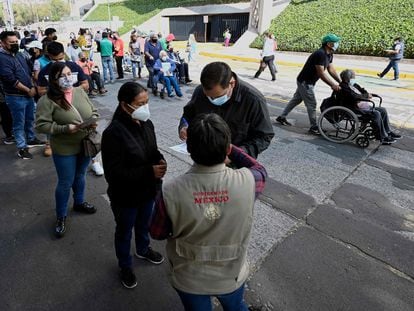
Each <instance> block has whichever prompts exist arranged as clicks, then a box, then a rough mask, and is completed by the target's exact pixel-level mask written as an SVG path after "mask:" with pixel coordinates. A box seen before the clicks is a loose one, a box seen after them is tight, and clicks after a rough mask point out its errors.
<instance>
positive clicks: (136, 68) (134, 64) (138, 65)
mask: <svg viewBox="0 0 414 311" xmlns="http://www.w3.org/2000/svg"><path fill="white" fill-rule="evenodd" d="M131 64H132V65H131V66H132V77H133V78H134V79H135V78H136V77H137V71H138V76H140V77H141V63H140V62H131Z"/></svg>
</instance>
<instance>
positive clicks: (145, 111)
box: [128, 104, 151, 122]
mask: <svg viewBox="0 0 414 311" xmlns="http://www.w3.org/2000/svg"><path fill="white" fill-rule="evenodd" d="M128 106H129V107H131V108H132V109H134V112H132V114H131V118H132V119H134V120H139V121H144V122H145V121H147V120H148V119H149V118H150V116H151V114H150V111H149V106H148V104H145V105H143V106H140V107H139V108H135V107H133V106H131V105H128Z"/></svg>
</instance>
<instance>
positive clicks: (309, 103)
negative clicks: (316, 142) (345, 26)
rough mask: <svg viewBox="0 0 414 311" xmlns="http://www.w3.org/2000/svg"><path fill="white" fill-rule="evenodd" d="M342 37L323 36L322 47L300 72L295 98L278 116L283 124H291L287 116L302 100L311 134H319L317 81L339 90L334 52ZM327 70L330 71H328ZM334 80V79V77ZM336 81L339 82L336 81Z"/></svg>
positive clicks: (278, 120) (312, 55)
mask: <svg viewBox="0 0 414 311" xmlns="http://www.w3.org/2000/svg"><path fill="white" fill-rule="evenodd" d="M340 40H341V38H339V37H338V36H336V35H334V34H328V35H326V36H325V37H323V38H322V47H321V48H320V49H319V50H317V51H315V52H313V53H312V54H311V55H310V56H309V58H308V59H307V61H306V63H305V65H304V66H303V68H302V70H301V72H300V73H299V75H298V77H297V79H296V84H297V89H296V92H295V94H294V95H293V98H292V99H291V100H290V101H289V103H288V104H287V106H286V108H285V109H284V110H283V112H282V114H281V115H280V116H278V117H277V118H276V121H277V122H279V123H280V124H282V125H291V124H290V123H289V122H288V121H287V120H286V117H287V115H288V114H289V112H291V111H292V110H293V108H295V107H296V106H297V105H299V104H300V103H301V102H302V101H303V102H304V103H305V106H306V109H307V111H308V117H309V122H310V125H311V127H310V129H309V133H310V134H315V135H319V134H320V133H319V130H318V126H317V124H316V105H317V103H316V98H315V91H314V87H315V83H316V82H317V81H318V80H319V79H322V80H323V82H325V83H326V84H327V85H329V86H330V87H331V88H332V90H334V91H339V89H340V87H339V84H338V83H340V82H341V79H340V78H339V75H338V74H337V73H336V70H335V67H334V66H333V64H332V61H333V53H334V52H335V51H336V50H337V49H338V47H339V41H340ZM326 70H327V71H328V73H329V76H330V77H329V76H328V74H327V73H326ZM331 78H333V79H334V81H332V79H331ZM335 81H336V82H337V83H335Z"/></svg>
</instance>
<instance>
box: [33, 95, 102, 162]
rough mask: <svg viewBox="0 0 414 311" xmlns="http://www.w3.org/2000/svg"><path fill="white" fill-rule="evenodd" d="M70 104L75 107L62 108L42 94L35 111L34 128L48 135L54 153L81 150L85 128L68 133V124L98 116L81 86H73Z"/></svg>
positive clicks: (70, 153) (85, 133) (75, 152)
mask: <svg viewBox="0 0 414 311" xmlns="http://www.w3.org/2000/svg"><path fill="white" fill-rule="evenodd" d="M72 106H73V107H75V108H76V109H77V110H78V112H79V114H80V115H81V117H82V120H81V118H80V117H79V114H78V113H77V112H76V110H75V109H73V108H71V109H69V110H64V109H63V108H61V107H60V106H59V105H58V104H56V103H55V102H54V101H53V100H51V99H49V97H47V94H46V95H43V96H42V97H41V98H40V100H39V102H38V104H37V111H36V130H37V131H38V132H39V133H44V134H49V135H50V146H51V147H52V151H53V153H55V154H59V155H75V154H78V153H80V152H81V150H82V139H83V138H85V136H86V135H87V131H86V130H79V131H78V132H76V133H69V124H79V123H82V122H83V121H84V120H87V119H89V118H91V117H92V116H96V117H97V116H98V113H97V110H96V108H95V107H94V106H93V104H92V102H91V101H90V100H89V98H88V96H87V95H86V93H85V92H84V91H83V89H82V88H80V87H76V88H73V97H72Z"/></svg>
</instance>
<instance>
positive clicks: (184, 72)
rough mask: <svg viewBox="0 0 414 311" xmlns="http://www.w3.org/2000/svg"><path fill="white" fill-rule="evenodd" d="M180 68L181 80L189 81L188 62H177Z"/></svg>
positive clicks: (178, 68) (179, 75)
mask: <svg viewBox="0 0 414 311" xmlns="http://www.w3.org/2000/svg"><path fill="white" fill-rule="evenodd" d="M177 70H178V77H179V79H180V82H181V81H185V82H188V81H190V75H189V73H188V64H187V63H179V64H177Z"/></svg>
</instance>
